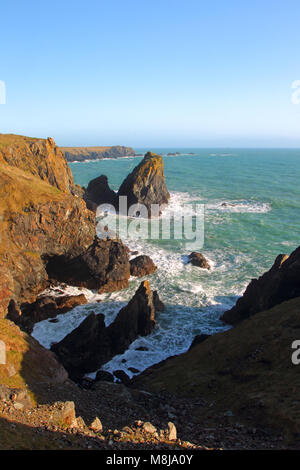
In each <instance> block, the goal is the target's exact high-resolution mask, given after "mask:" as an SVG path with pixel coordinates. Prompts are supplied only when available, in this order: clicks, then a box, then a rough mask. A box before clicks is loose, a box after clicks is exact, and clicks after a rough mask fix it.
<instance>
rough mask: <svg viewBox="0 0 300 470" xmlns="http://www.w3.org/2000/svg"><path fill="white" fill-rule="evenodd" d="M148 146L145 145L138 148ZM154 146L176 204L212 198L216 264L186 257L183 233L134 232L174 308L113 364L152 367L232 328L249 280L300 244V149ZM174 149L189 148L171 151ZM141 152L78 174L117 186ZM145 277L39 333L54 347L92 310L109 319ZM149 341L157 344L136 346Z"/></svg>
mask: <svg viewBox="0 0 300 470" xmlns="http://www.w3.org/2000/svg"><path fill="white" fill-rule="evenodd" d="M147 150H150V149H136V151H137V152H138V153H142V152H145V151H147ZM151 150H152V151H154V152H156V153H160V154H162V155H163V156H164V165H165V176H166V182H167V186H168V189H169V191H170V193H171V200H170V208H171V209H172V210H174V211H175V213H176V211H177V210H179V208H180V206H181V205H182V204H183V203H188V204H193V203H201V204H204V205H205V239H204V246H203V248H202V249H201V251H202V253H203V254H204V255H205V256H206V257H207V258H208V259H209V260H210V261H211V263H212V270H211V271H210V272H208V271H205V270H201V269H199V268H197V267H193V266H191V265H190V264H187V263H186V256H187V255H188V253H189V251H187V249H186V246H185V244H184V242H183V241H181V240H171V241H168V240H167V241H166V240H164V241H151V240H147V241H143V240H140V241H138V242H136V241H135V242H133V241H128V244H129V246H130V248H131V249H133V250H138V251H139V253H140V254H148V255H150V256H151V257H152V259H153V260H154V262H155V263H156V264H157V266H158V270H157V272H156V273H155V274H153V275H152V276H150V277H149V280H150V283H151V286H152V287H153V288H155V289H157V290H158V292H159V295H160V297H161V298H162V300H163V301H164V302H165V304H166V307H167V308H166V311H165V312H162V313H159V314H158V318H157V320H158V327H157V329H156V330H155V331H154V332H153V333H152V334H151V335H150V336H149V337H147V338H139V339H138V340H137V341H136V342H135V343H133V345H131V347H130V348H129V350H128V351H127V352H126V353H125V354H123V355H121V356H118V357H116V358H115V359H114V360H113V361H111V362H110V363H108V364H107V365H106V366H104V369H107V370H116V369H120V368H121V369H123V370H125V371H126V372H127V373H128V370H127V368H128V367H130V366H134V367H136V368H137V369H139V370H143V369H145V368H146V367H148V366H149V365H151V364H153V363H155V362H158V361H160V360H162V359H164V358H166V357H167V356H169V355H173V354H178V353H180V352H183V351H185V350H186V349H187V348H188V347H189V345H190V343H191V341H192V339H193V337H194V336H195V335H196V334H198V333H200V332H205V333H214V332H216V331H220V330H222V329H224V325H223V324H222V323H221V322H220V321H219V317H220V315H221V314H222V312H223V311H225V310H226V309H228V308H230V307H231V306H232V305H233V304H234V303H235V302H236V300H237V298H238V296H239V295H241V294H242V292H243V290H244V289H245V287H246V285H247V284H248V283H249V282H250V280H251V279H252V278H253V277H257V276H259V275H261V274H262V273H263V272H264V271H265V270H267V269H269V268H270V267H271V265H272V263H273V261H274V259H275V257H276V256H277V254H279V253H290V252H291V251H293V250H294V249H295V248H296V247H297V246H298V245H299V244H300V224H299V213H300V150H283V149H280V150H279V149H274V150H273V149H268V150H265V149H263V150H254V149H247V150H245V149H230V150H228V149H178V148H177V149H151ZM175 151H178V152H180V155H179V156H167V155H166V154H167V153H169V152H175ZM190 152H193V155H189V153H190ZM140 160H141V157H127V158H122V159H117V160H110V159H107V160H99V161H91V162H81V163H72V164H70V167H71V170H72V172H73V175H74V180H75V182H76V183H79V184H81V185H83V186H86V185H87V184H88V182H89V181H90V180H91V179H93V178H95V177H96V176H99V175H100V174H105V175H107V176H108V179H109V183H110V186H111V187H112V188H113V189H114V190H117V189H118V187H119V185H120V184H121V182H122V180H123V179H124V178H125V176H126V175H127V174H128V173H129V172H130V171H132V169H133V168H134V167H135V166H136V165H137V164H138V163H139V161H140ZM224 203H225V205H224ZM169 210H170V209H169ZM125 242H127V241H125ZM139 282H140V280H136V279H132V280H131V284H130V287H129V288H128V289H125V290H123V291H121V292H119V293H112V294H107V295H105V296H102V297H101V298H102V302H101V303H97V304H95V303H93V297H92V296H91V303H90V304H88V305H87V306H83V307H78V308H77V309H75V310H74V311H72V312H69V313H68V314H65V315H63V316H60V317H59V322H58V323H49V322H47V321H46V322H41V323H40V324H38V325H36V327H35V330H34V335H35V336H36V337H37V338H38V339H39V340H40V341H41V342H42V343H43V344H45V346H48V347H49V344H50V342H51V341H54V340H56V341H57V340H59V339H60V338H62V337H63V336H64V335H65V334H67V333H68V332H69V331H70V330H72V329H73V328H74V327H76V326H77V325H78V324H79V323H80V322H81V321H82V319H83V318H84V317H85V316H86V315H87V314H88V313H89V312H90V311H91V310H94V311H96V312H99V313H100V312H102V313H105V315H106V321H107V323H109V322H110V321H112V320H113V319H114V317H115V315H116V314H117V312H118V311H119V310H120V308H121V307H122V306H123V305H124V304H125V303H126V302H127V301H128V300H129V298H131V296H132V295H133V293H134V291H135V290H136V288H137V287H138V285H139ZM141 345H143V346H146V347H147V348H148V351H136V349H135V348H136V347H138V346H141ZM122 359H126V362H125V363H124V362H122ZM129 375H132V374H129Z"/></svg>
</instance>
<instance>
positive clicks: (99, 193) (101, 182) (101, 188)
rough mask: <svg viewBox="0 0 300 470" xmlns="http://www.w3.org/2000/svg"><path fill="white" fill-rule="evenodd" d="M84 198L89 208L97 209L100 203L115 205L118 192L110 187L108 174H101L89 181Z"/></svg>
mask: <svg viewBox="0 0 300 470" xmlns="http://www.w3.org/2000/svg"><path fill="white" fill-rule="evenodd" d="M83 199H84V200H85V202H86V204H87V207H88V209H91V210H96V209H97V207H98V206H99V205H100V204H111V205H112V206H115V204H116V199H117V194H116V193H115V192H114V191H113V190H112V189H110V187H109V185H108V181H107V176H105V175H101V176H98V178H95V179H93V180H91V181H90V182H89V184H88V187H87V189H86V191H85V194H84V196H83Z"/></svg>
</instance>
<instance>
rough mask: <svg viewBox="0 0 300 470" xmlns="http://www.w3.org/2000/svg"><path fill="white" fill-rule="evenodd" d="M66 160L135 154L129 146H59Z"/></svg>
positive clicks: (81, 160) (97, 158)
mask: <svg viewBox="0 0 300 470" xmlns="http://www.w3.org/2000/svg"><path fill="white" fill-rule="evenodd" d="M61 150H62V151H63V152H64V154H65V157H66V159H67V161H68V162H74V161H77V162H83V161H85V160H99V159H100V160H101V159H102V158H120V157H126V156H131V155H135V150H133V148H131V147H124V146H121V145H114V146H112V147H61Z"/></svg>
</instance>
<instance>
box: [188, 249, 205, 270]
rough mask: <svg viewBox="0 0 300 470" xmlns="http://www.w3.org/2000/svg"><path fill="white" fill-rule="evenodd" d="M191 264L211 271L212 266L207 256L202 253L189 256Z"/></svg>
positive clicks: (193, 253)
mask: <svg viewBox="0 0 300 470" xmlns="http://www.w3.org/2000/svg"><path fill="white" fill-rule="evenodd" d="M189 263H191V264H192V265H193V266H198V267H199V268H202V269H210V264H209V262H208V261H207V259H206V258H205V256H203V254H202V253H197V252H196V251H193V252H192V253H191V254H190V255H189Z"/></svg>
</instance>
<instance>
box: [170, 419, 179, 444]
mask: <svg viewBox="0 0 300 470" xmlns="http://www.w3.org/2000/svg"><path fill="white" fill-rule="evenodd" d="M168 430H169V436H168V437H169V440H170V441H176V439H177V430H176V426H175V424H174V423H172V422H171V421H170V422H169V423H168Z"/></svg>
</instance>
